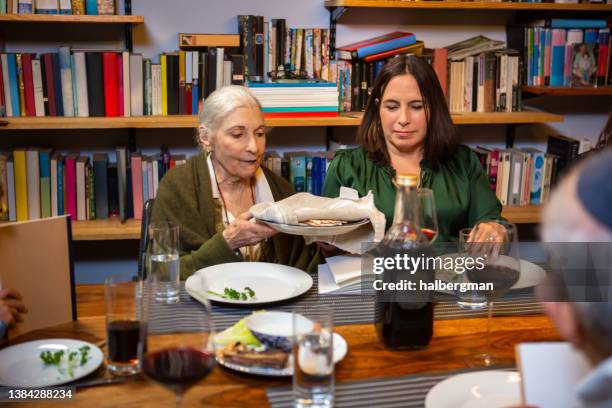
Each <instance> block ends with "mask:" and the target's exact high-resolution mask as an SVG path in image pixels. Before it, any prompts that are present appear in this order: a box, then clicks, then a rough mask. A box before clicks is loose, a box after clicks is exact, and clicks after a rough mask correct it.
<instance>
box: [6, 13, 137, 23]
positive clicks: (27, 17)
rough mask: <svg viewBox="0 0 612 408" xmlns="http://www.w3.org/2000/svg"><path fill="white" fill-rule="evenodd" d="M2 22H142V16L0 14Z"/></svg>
mask: <svg viewBox="0 0 612 408" xmlns="http://www.w3.org/2000/svg"><path fill="white" fill-rule="evenodd" d="M0 22H3V23H62V24H142V23H144V17H143V16H121V15H113V16H87V15H78V16H75V15H67V14H0Z"/></svg>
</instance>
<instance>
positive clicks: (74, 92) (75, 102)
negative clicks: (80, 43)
mask: <svg viewBox="0 0 612 408" xmlns="http://www.w3.org/2000/svg"><path fill="white" fill-rule="evenodd" d="M74 67H75V65H74V54H71V55H70V71H71V72H72V75H71V76H70V78H72V102H73V105H74V116H79V103H78V102H79V101H78V99H77V84H76V72H75V71H74Z"/></svg>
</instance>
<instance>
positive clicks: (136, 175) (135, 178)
mask: <svg viewBox="0 0 612 408" xmlns="http://www.w3.org/2000/svg"><path fill="white" fill-rule="evenodd" d="M130 167H131V170H132V171H131V182H132V199H133V201H132V203H133V207H132V208H133V211H134V218H135V219H137V220H141V219H142V205H143V198H142V197H143V196H142V157H140V156H138V155H133V156H132V158H131V166H130Z"/></svg>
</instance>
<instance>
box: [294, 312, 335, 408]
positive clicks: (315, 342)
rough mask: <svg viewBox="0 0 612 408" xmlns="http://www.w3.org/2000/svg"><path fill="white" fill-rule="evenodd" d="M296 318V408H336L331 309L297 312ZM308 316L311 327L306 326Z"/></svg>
mask: <svg viewBox="0 0 612 408" xmlns="http://www.w3.org/2000/svg"><path fill="white" fill-rule="evenodd" d="M297 312H298V313H294V316H293V340H294V342H293V367H294V368H293V398H294V405H293V406H294V407H296V408H305V407H317V408H327V407H332V406H333V405H334V355H333V350H334V344H333V334H334V318H333V310H332V309H331V308H329V307H324V306H322V307H315V308H309V309H302V310H298V311H297ZM299 315H302V316H305V317H306V318H307V319H308V320H309V321H310V322H312V324H310V323H309V324H308V325H307V326H305V325H304V320H303V319H300V318H299Z"/></svg>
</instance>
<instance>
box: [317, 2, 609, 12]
mask: <svg viewBox="0 0 612 408" xmlns="http://www.w3.org/2000/svg"><path fill="white" fill-rule="evenodd" d="M325 7H328V8H335V7H346V8H396V9H415V10H418V9H422V10H481V11H494V10H502V11H503V10H507V11H520V10H525V11H540V10H541V11H594V12H595V11H612V5H610V4H582V3H579V4H564V3H515V2H492V1H405V0H325Z"/></svg>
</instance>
